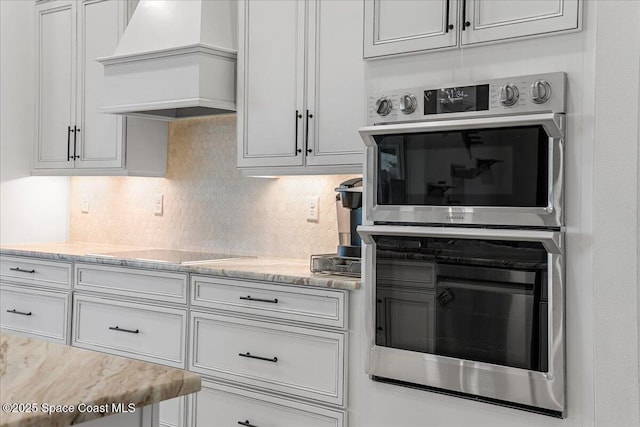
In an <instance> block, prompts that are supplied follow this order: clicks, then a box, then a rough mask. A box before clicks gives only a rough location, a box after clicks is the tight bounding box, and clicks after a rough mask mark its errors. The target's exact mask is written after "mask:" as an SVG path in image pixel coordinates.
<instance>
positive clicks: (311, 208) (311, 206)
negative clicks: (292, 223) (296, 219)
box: [307, 197, 320, 222]
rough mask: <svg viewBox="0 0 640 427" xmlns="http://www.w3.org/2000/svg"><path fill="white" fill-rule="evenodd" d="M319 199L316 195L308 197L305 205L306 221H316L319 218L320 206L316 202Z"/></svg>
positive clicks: (318, 201)
mask: <svg viewBox="0 0 640 427" xmlns="http://www.w3.org/2000/svg"><path fill="white" fill-rule="evenodd" d="M319 203H320V199H319V198H318V197H309V199H308V206H307V221H316V222H317V221H318V219H319V218H320V207H319V206H318V204H319Z"/></svg>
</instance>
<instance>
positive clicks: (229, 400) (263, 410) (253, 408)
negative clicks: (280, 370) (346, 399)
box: [189, 381, 345, 427]
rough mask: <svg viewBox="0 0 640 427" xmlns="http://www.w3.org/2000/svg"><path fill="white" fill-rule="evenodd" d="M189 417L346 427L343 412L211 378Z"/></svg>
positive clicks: (221, 425)
mask: <svg viewBox="0 0 640 427" xmlns="http://www.w3.org/2000/svg"><path fill="white" fill-rule="evenodd" d="M191 402H192V405H191V411H190V414H189V419H190V421H191V422H192V423H193V425H195V426H198V427H203V426H207V427H230V426H237V425H243V426H245V427H251V426H254V427H270V426H278V427H343V426H344V425H345V416H344V413H343V412H342V411H336V410H332V409H327V408H322V407H319V406H314V405H309V404H306V403H300V402H296V401H293V400H288V399H283V398H280V397H275V396H271V395H268V394H264V393H259V392H255V391H251V390H246V389H241V388H237V387H232V386H229V385H225V384H220V383H216V382H211V381H203V382H202V390H201V391H200V392H199V393H197V394H195V395H194V397H193V398H192V399H191Z"/></svg>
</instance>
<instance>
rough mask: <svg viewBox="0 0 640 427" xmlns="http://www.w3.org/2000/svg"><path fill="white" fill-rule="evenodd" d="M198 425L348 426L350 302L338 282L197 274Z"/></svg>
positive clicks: (194, 359)
mask: <svg viewBox="0 0 640 427" xmlns="http://www.w3.org/2000/svg"><path fill="white" fill-rule="evenodd" d="M190 293H191V298H190V303H191V312H190V322H189V325H190V328H189V329H190V347H189V365H188V366H189V370H191V371H194V372H197V373H199V374H200V375H202V377H203V385H202V391H200V392H199V393H197V394H195V395H193V396H192V397H191V398H190V399H189V402H190V405H189V410H188V420H189V422H190V423H191V424H190V426H191V427H218V426H219V427H222V426H225V427H228V426H234V425H235V426H238V425H242V426H245V427H252V426H253V427H275V426H278V427H293V426H297V427H302V426H304V427H344V426H345V424H346V421H345V418H346V414H345V409H344V408H345V407H346V405H347V402H346V396H347V390H346V372H345V371H346V360H347V332H346V330H347V327H348V325H347V323H348V322H347V319H348V313H347V307H348V306H349V302H348V301H349V298H348V297H349V293H348V292H346V291H342V290H338V289H319V288H312V287H308V286H290V285H282V284H277V283H274V282H269V283H265V282H262V281H254V280H238V279H227V278H221V277H214V276H204V275H195V274H194V275H192V276H191V288H190Z"/></svg>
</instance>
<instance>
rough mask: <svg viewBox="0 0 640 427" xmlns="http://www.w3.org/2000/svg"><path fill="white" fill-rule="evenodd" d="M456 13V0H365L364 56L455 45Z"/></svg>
mask: <svg viewBox="0 0 640 427" xmlns="http://www.w3.org/2000/svg"><path fill="white" fill-rule="evenodd" d="M517 3H520V2H517ZM457 16H458V0H431V1H415V0H365V2H364V58H365V59H367V58H376V57H383V56H388V55H396V54H403V53H414V52H419V51H423V50H431V49H441V48H447V47H455V46H457V44H458V36H457V34H458V28H457V22H456V21H457V20H456V17H457Z"/></svg>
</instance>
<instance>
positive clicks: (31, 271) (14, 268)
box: [9, 267, 36, 274]
mask: <svg viewBox="0 0 640 427" xmlns="http://www.w3.org/2000/svg"><path fill="white" fill-rule="evenodd" d="M9 270H11V271H19V272H20V273H29V274H33V273H35V272H36V271H35V270H23V269H22V268H20V267H12V268H10V269H9Z"/></svg>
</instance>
